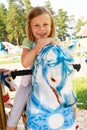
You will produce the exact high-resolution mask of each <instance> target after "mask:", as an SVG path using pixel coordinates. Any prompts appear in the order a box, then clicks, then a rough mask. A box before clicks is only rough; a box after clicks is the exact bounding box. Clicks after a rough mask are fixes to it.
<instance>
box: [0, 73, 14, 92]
mask: <svg viewBox="0 0 87 130" xmlns="http://www.w3.org/2000/svg"><path fill="white" fill-rule="evenodd" d="M0 76H1V79H0V80H1V82H2V83H3V84H4V85H5V86H6V87H8V88H9V89H10V91H15V90H16V89H17V85H16V84H15V82H14V80H13V79H12V77H11V75H10V71H9V72H1V73H0Z"/></svg>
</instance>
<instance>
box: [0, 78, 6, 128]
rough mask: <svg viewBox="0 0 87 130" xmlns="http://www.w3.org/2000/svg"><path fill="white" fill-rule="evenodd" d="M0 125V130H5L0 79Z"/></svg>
mask: <svg viewBox="0 0 87 130" xmlns="http://www.w3.org/2000/svg"><path fill="white" fill-rule="evenodd" d="M0 123H1V130H5V129H6V116H5V109H4V101H3V94H2V83H1V78H0Z"/></svg>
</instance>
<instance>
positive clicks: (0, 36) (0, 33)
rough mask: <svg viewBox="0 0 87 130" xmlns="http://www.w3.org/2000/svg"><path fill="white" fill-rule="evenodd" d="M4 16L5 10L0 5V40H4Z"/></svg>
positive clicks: (3, 6)
mask: <svg viewBox="0 0 87 130" xmlns="http://www.w3.org/2000/svg"><path fill="white" fill-rule="evenodd" d="M6 14H7V9H6V8H5V5H4V4H0V40H1V41H2V40H5V39H6V34H7V32H6Z"/></svg>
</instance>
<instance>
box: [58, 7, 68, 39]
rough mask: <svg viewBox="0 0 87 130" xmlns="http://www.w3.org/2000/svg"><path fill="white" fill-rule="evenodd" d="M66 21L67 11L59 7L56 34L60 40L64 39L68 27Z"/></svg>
mask: <svg viewBox="0 0 87 130" xmlns="http://www.w3.org/2000/svg"><path fill="white" fill-rule="evenodd" d="M67 21H68V16H67V12H66V11H63V9H59V10H58V15H57V23H56V24H57V36H58V38H59V39H60V40H61V41H63V40H65V39H66V35H67V28H68V24H67Z"/></svg>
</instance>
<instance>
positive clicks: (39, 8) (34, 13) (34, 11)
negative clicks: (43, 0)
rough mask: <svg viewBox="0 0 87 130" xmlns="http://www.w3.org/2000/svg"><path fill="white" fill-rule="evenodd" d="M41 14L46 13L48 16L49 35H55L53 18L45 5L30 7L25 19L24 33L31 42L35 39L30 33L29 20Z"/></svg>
mask: <svg viewBox="0 0 87 130" xmlns="http://www.w3.org/2000/svg"><path fill="white" fill-rule="evenodd" d="M41 14H48V15H49V16H50V19H51V32H50V35H49V37H53V38H54V37H55V24H54V20H53V17H52V14H51V12H50V11H49V10H48V9H46V8H45V7H42V6H37V7H34V8H32V9H31V10H30V11H29V13H28V16H27V21H26V35H27V37H28V39H29V40H30V41H32V42H34V41H35V38H34V36H33V34H32V30H31V26H30V21H31V19H33V18H35V17H37V16H39V15H41Z"/></svg>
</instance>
